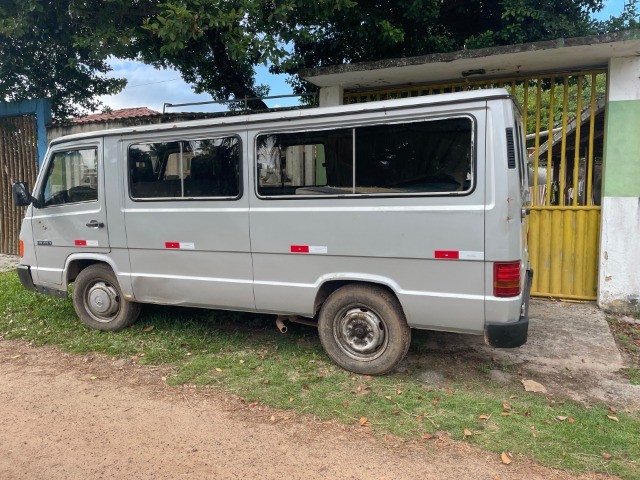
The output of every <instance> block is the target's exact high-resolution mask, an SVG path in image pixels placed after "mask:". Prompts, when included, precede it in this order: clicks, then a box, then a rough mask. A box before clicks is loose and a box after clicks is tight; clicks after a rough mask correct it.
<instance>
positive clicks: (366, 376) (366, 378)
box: [362, 375, 373, 380]
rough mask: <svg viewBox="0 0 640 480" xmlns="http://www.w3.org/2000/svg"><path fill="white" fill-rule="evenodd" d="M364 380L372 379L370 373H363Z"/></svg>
mask: <svg viewBox="0 0 640 480" xmlns="http://www.w3.org/2000/svg"><path fill="white" fill-rule="evenodd" d="M362 378H364V379H365V380H373V377H372V376H371V375H365V376H364V377H362Z"/></svg>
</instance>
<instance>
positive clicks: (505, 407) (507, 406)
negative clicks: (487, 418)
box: [502, 402, 511, 410]
mask: <svg viewBox="0 0 640 480" xmlns="http://www.w3.org/2000/svg"><path fill="white" fill-rule="evenodd" d="M502 406H503V407H504V409H505V410H511V405H509V404H508V403H507V402H504V403H503V404H502Z"/></svg>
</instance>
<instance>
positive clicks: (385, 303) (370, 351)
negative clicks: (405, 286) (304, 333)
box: [318, 284, 411, 375]
mask: <svg viewBox="0 0 640 480" xmlns="http://www.w3.org/2000/svg"><path fill="white" fill-rule="evenodd" d="M318 332H319V335H320V341H321V342H322V346H323V347H324V349H325V351H326V352H327V355H329V357H331V359H332V360H333V361H334V362H336V363H337V364H338V365H340V366H341V367H342V368H344V369H345V370H349V371H351V372H354V373H359V374H362V375H377V374H383V373H387V372H390V371H391V370H393V368H394V367H395V366H396V365H397V364H398V363H399V362H400V360H402V359H403V358H404V356H405V355H406V354H407V351H408V350H409V344H410V343H411V329H410V328H409V326H408V325H407V321H406V319H405V317H404V313H403V311H402V307H401V306H400V303H399V302H398V300H397V299H396V298H395V296H393V295H392V294H391V293H390V292H388V291H387V290H385V289H384V288H381V287H377V286H372V285H356V284H354V285H346V286H344V287H342V288H339V289H338V290H336V291H335V292H333V293H332V294H331V295H330V296H329V298H327V300H326V301H325V302H324V304H323V305H322V309H321V310H320V317H319V319H318Z"/></svg>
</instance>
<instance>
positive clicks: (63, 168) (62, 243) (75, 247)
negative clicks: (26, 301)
mask: <svg viewBox="0 0 640 480" xmlns="http://www.w3.org/2000/svg"><path fill="white" fill-rule="evenodd" d="M102 157H103V152H102V139H91V140H90V141H86V142H79V143H65V144H60V145H57V146H54V147H53V148H52V150H51V151H50V152H49V155H48V157H47V161H46V162H45V165H44V169H45V174H44V175H43V176H42V177H41V180H40V182H39V184H38V185H37V186H36V196H37V198H38V200H39V202H40V205H39V207H40V208H36V207H35V206H34V207H33V216H32V219H31V222H32V228H33V237H34V238H33V240H34V245H35V250H36V258H37V267H36V268H33V270H34V271H35V273H36V275H37V278H38V283H43V284H46V283H48V284H53V285H61V284H62V272H63V269H64V265H65V261H66V259H67V257H68V256H69V255H71V254H73V253H75V252H78V251H79V250H82V251H83V252H92V253H108V252H109V250H110V248H109V233H108V228H107V215H106V208H105V189H104V175H103V170H102V164H103V160H102Z"/></svg>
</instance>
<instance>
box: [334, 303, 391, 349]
mask: <svg viewBox="0 0 640 480" xmlns="http://www.w3.org/2000/svg"><path fill="white" fill-rule="evenodd" d="M334 336H335V338H336V340H337V342H338V345H340V348H341V349H342V350H343V351H344V352H345V353H346V354H347V355H349V356H350V357H352V358H355V359H358V360H373V359H374V358H377V357H378V356H379V355H380V354H381V353H382V352H383V351H384V346H385V345H386V334H385V328H384V322H383V321H382V320H381V318H380V317H379V316H378V315H377V314H376V313H375V312H373V311H371V310H369V309H367V308H364V307H357V308H349V309H347V310H346V311H344V312H343V313H342V315H339V316H338V319H337V321H336V323H335V328H334Z"/></svg>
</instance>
